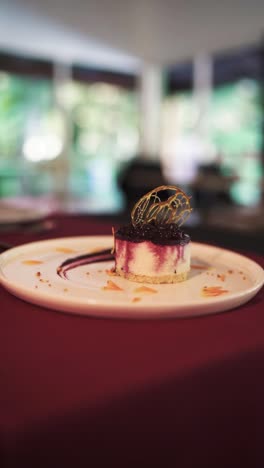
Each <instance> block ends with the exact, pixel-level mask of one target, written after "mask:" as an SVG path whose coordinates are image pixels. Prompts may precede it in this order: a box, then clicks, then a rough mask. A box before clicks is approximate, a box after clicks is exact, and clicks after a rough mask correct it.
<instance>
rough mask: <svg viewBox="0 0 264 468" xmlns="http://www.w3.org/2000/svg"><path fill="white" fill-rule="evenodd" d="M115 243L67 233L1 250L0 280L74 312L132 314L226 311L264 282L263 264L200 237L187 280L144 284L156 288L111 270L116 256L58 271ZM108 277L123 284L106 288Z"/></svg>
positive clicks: (34, 298)
mask: <svg viewBox="0 0 264 468" xmlns="http://www.w3.org/2000/svg"><path fill="white" fill-rule="evenodd" d="M111 247H112V237H110V236H96V237H90V236H89V237H72V238H70V237H69V238H61V239H52V240H47V241H41V242H34V243H30V244H25V245H22V246H19V247H15V248H12V249H10V250H8V251H6V252H4V253H3V254H2V255H0V281H1V283H2V285H3V286H4V287H5V288H6V289H7V290H8V291H10V292H11V293H12V294H14V295H15V296H17V297H19V298H21V299H24V300H25V301H28V302H32V303H34V304H38V305H40V306H45V307H48V308H51V309H56V310H60V311H63V312H70V313H74V314H82V315H90V316H101V317H102V316H103V317H130V318H142V317H144V318H146V317H147V318H150V317H188V316H195V315H204V314H211V313H216V312H222V311H225V310H228V309H232V308H235V307H237V306H239V305H241V304H244V303H245V302H247V301H249V300H250V299H251V298H252V297H253V296H254V295H255V294H256V293H257V292H258V291H259V290H260V288H261V287H262V285H263V282H264V271H263V269H262V268H261V267H260V266H259V265H258V264H257V263H255V262H253V261H252V260H250V259H248V258H246V257H244V256H241V255H239V254H237V253H234V252H231V251H229V250H225V249H221V248H217V247H213V246H210V245H206V244H197V243H192V269H191V272H190V274H189V277H188V279H187V281H185V282H183V283H177V284H172V285H167V284H165V285H150V284H147V285H145V286H146V287H147V288H150V289H151V290H152V291H148V290H144V285H143V284H139V283H135V282H131V281H128V280H126V279H123V278H120V277H116V276H112V275H110V274H109V270H110V269H111V267H112V266H113V261H108V262H102V263H94V264H90V265H82V266H79V267H77V268H74V269H72V270H70V271H69V272H68V273H67V274H68V279H63V278H61V277H60V276H58V274H57V268H58V266H59V265H60V264H61V263H62V262H63V261H65V260H66V259H67V258H72V257H75V256H79V255H82V254H85V253H88V252H92V251H96V250H97V249H98V250H100V249H103V248H111ZM109 281H110V282H113V283H114V285H116V286H117V287H118V288H120V289H118V290H111V289H107V287H108V286H107V285H108V283H107V282H109ZM105 287H106V289H105ZM142 287H143V289H138V288H142Z"/></svg>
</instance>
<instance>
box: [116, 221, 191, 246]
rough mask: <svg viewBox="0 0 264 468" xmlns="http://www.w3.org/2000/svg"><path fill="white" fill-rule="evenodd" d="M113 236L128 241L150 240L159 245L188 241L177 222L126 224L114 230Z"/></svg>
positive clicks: (188, 238) (185, 242) (186, 242)
mask: <svg viewBox="0 0 264 468" xmlns="http://www.w3.org/2000/svg"><path fill="white" fill-rule="evenodd" d="M115 237H116V238H117V239H121V240H128V241H130V242H143V241H151V242H153V243H154V244H161V245H168V244H169V245H174V244H178V245H185V244H188V242H190V236H188V234H186V233H185V232H183V231H182V230H181V229H180V228H179V226H177V224H173V223H172V224H154V223H145V224H143V225H141V226H136V227H135V226H133V225H132V224H127V225H125V226H122V227H120V228H119V229H118V230H117V231H116V232H115Z"/></svg>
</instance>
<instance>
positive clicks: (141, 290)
mask: <svg viewBox="0 0 264 468" xmlns="http://www.w3.org/2000/svg"><path fill="white" fill-rule="evenodd" d="M134 292H135V293H148V294H149V293H150V294H153V293H157V292H158V291H157V289H153V288H149V287H148V286H140V287H139V288H136V289H134Z"/></svg>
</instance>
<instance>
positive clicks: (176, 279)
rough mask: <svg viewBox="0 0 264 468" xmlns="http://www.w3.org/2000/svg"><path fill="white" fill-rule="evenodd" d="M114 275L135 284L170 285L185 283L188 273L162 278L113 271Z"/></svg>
mask: <svg viewBox="0 0 264 468" xmlns="http://www.w3.org/2000/svg"><path fill="white" fill-rule="evenodd" d="M115 274H116V275H117V276H121V277H122V278H126V279H128V280H130V281H134V282H136V283H151V284H172V283H180V282H182V281H186V279H187V276H188V272H187V271H186V272H184V273H179V274H178V275H177V274H175V275H163V276H147V275H134V274H133V273H126V272H124V271H122V270H121V271H120V270H117V269H116V270H115Z"/></svg>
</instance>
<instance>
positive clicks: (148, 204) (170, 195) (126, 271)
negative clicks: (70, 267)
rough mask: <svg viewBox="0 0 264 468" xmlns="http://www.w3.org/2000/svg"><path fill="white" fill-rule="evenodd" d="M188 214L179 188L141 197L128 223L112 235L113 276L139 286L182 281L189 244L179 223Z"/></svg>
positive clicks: (185, 272)
mask: <svg viewBox="0 0 264 468" xmlns="http://www.w3.org/2000/svg"><path fill="white" fill-rule="evenodd" d="M164 192H165V194H166V196H165V199H164ZM162 195H163V196H162ZM190 212H191V208H190V204H189V197H188V196H187V195H186V194H185V193H184V192H183V191H182V190H180V189H179V188H178V187H174V186H161V187H157V188H156V189H154V190H152V191H151V192H149V193H147V194H146V195H144V196H143V197H142V198H141V199H140V200H139V201H138V202H137V203H136V205H135V206H134V208H133V210H132V213H131V223H130V224H127V225H125V226H122V227H120V228H119V229H118V230H117V231H115V232H114V253H115V274H117V275H119V276H123V277H124V278H127V279H129V280H131V281H136V282H140V283H176V282H179V281H185V280H186V278H187V274H188V271H189V270H190V260H191V242H190V237H189V235H188V234H186V233H185V232H184V231H183V230H182V229H181V228H180V226H179V221H181V222H183V220H185V219H186V218H187V216H188V215H189V214H190Z"/></svg>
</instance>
